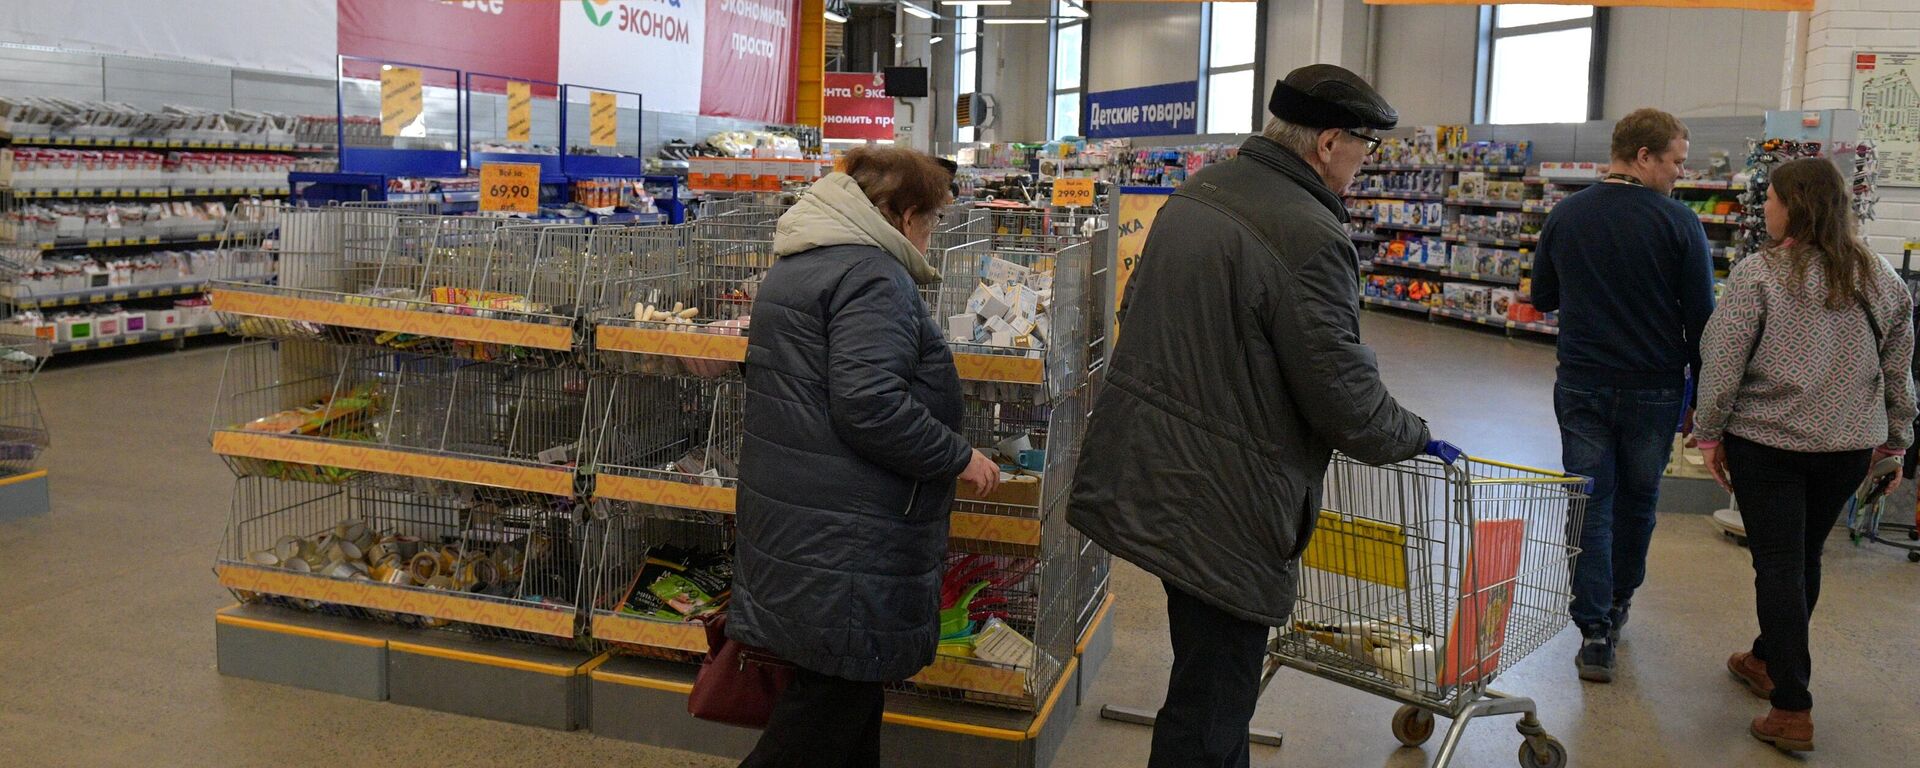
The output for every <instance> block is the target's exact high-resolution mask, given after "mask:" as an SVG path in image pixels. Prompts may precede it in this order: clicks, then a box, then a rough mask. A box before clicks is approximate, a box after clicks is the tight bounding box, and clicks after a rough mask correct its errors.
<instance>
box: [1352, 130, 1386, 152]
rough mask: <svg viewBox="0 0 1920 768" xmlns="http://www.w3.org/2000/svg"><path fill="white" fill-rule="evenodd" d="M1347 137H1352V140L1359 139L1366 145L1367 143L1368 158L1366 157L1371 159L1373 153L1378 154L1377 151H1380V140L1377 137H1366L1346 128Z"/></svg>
mask: <svg viewBox="0 0 1920 768" xmlns="http://www.w3.org/2000/svg"><path fill="white" fill-rule="evenodd" d="M1347 135H1348V136H1352V137H1354V138H1356V139H1359V140H1361V141H1364V142H1366V143H1367V156H1368V157H1372V156H1373V153H1375V152H1379V151H1380V142H1381V138H1380V137H1378V136H1368V135H1366V134H1364V133H1361V132H1359V131H1356V130H1354V129H1352V128H1348V129H1347Z"/></svg>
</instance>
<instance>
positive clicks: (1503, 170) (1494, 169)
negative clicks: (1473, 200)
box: [1360, 163, 1527, 174]
mask: <svg viewBox="0 0 1920 768" xmlns="http://www.w3.org/2000/svg"><path fill="white" fill-rule="evenodd" d="M1360 170H1361V171H1382V172H1397V171H1469V172H1473V171H1477V172H1480V173H1499V174H1514V173H1526V172H1527V166H1524V165H1471V164H1461V163H1400V164H1381V165H1367V166H1361V168H1360Z"/></svg>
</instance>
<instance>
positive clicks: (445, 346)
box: [214, 207, 599, 365]
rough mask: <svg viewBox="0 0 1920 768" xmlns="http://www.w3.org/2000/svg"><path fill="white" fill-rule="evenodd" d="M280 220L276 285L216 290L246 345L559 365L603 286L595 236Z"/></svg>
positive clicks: (498, 223) (391, 214) (380, 221)
mask: <svg viewBox="0 0 1920 768" xmlns="http://www.w3.org/2000/svg"><path fill="white" fill-rule="evenodd" d="M287 218H288V220H289V221H288V229H289V233H288V234H289V237H288V241H289V242H288V262H289V265H288V266H289V269H288V272H287V275H286V278H285V279H284V280H282V283H281V285H278V286H258V285H248V284H239V283H218V284H216V285H215V292H214V306H215V308H216V309H217V310H219V311H220V312H221V313H222V314H223V315H224V316H226V318H227V319H228V321H229V322H230V323H232V324H233V325H234V326H235V327H236V328H237V329H238V332H239V333H241V334H242V335H246V336H252V337H256V338H276V339H293V340H314V341H328V342H332V343H336V344H355V345H365V346H378V347H384V348H388V349H399V350H406V351H409V352H414V353H419V354H438V355H447V356H454V357H461V358H466V359H474V360H485V361H511V362H516V363H520V364H532V365H558V364H563V363H564V362H566V361H567V360H568V359H570V357H571V356H572V354H573V349H574V331H575V320H576V319H577V318H578V316H579V314H580V311H581V302H582V299H583V298H585V296H586V290H587V286H588V285H589V283H590V282H592V279H593V278H596V277H597V276H598V274H599V269H598V268H597V267H596V265H595V264H594V261H593V258H592V251H591V248H590V243H591V240H592V238H593V237H594V235H595V233H596V228H592V227H583V226H571V225H556V226H542V225H532V224H524V223H518V222H516V221H515V220H511V219H501V218H492V217H473V216H417V215H407V214H403V213H400V212H397V211H394V210H388V209H377V208H348V207H340V208H322V209H305V210H302V211H298V212H289V213H288V215H287Z"/></svg>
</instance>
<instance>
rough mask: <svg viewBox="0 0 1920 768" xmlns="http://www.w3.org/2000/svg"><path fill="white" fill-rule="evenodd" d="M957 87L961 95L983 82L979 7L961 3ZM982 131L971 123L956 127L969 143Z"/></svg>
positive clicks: (956, 45)
mask: <svg viewBox="0 0 1920 768" xmlns="http://www.w3.org/2000/svg"><path fill="white" fill-rule="evenodd" d="M953 25H954V34H953V36H954V41H953V50H954V60H953V73H954V77H953V79H954V88H953V92H954V93H956V94H959V95H961V96H965V95H966V94H969V93H973V91H974V89H975V88H977V87H979V85H980V6H977V5H962V6H955V7H954V9H953ZM978 133H979V131H978V130H977V129H975V128H973V127H971V126H968V127H964V128H963V127H959V126H955V128H954V132H953V138H954V139H955V140H957V141H961V142H970V141H973V140H974V137H975V136H976V135H978Z"/></svg>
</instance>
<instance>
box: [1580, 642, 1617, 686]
mask: <svg viewBox="0 0 1920 768" xmlns="http://www.w3.org/2000/svg"><path fill="white" fill-rule="evenodd" d="M1573 665H1574V666H1575V667H1577V668H1579V670H1580V679H1581V680H1585V681H1587V682H1589V683H1611V682H1613V641H1612V640H1611V639H1608V638H1607V637H1606V636H1604V635H1602V636H1599V637H1587V638H1585V641H1584V642H1582V643H1581V644H1580V655H1578V656H1575V657H1574V658H1573Z"/></svg>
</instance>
